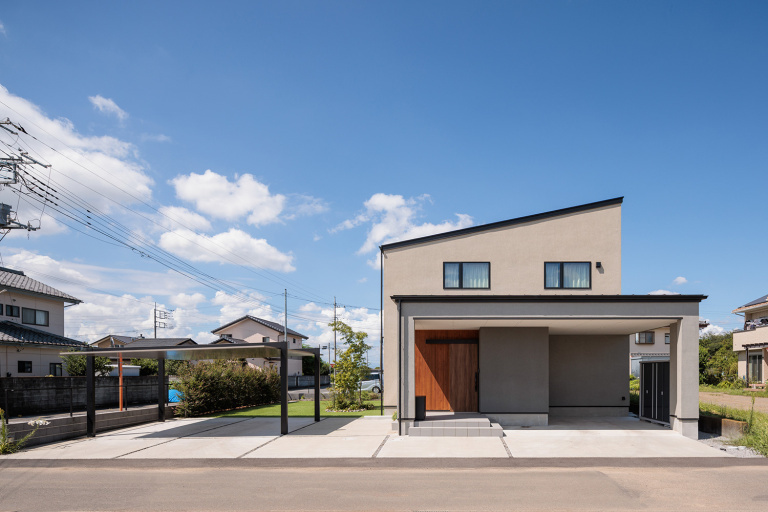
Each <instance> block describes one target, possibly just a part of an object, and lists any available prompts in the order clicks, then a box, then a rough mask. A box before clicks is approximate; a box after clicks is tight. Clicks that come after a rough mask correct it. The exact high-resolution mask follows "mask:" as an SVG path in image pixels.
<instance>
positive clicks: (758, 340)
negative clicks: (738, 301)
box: [733, 295, 768, 384]
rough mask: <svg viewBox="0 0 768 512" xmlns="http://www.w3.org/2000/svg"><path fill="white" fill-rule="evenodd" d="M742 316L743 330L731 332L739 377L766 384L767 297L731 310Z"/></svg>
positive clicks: (767, 360) (767, 341) (767, 353)
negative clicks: (737, 361) (737, 358)
mask: <svg viewBox="0 0 768 512" xmlns="http://www.w3.org/2000/svg"><path fill="white" fill-rule="evenodd" d="M733 313H735V314H739V313H741V314H743V315H744V329H737V330H735V331H733V351H734V352H736V354H737V355H738V356H739V377H741V378H742V379H745V380H747V381H748V382H750V383H760V384H766V383H768V295H763V296H762V297H759V298H757V299H755V300H753V301H752V302H748V303H746V304H744V305H743V306H741V307H739V308H736V309H734V310H733Z"/></svg>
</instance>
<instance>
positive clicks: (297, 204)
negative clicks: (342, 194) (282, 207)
mask: <svg viewBox="0 0 768 512" xmlns="http://www.w3.org/2000/svg"><path fill="white" fill-rule="evenodd" d="M287 210H288V214H287V215H285V216H284V218H285V219H286V220H293V219H295V218H296V217H309V216H311V215H317V214H318V213H323V212H325V211H328V204H327V203H326V202H325V201H323V200H322V199H319V198H317V197H312V196H307V195H304V194H290V195H289V196H288V203H287Z"/></svg>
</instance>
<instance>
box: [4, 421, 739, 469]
mask: <svg viewBox="0 0 768 512" xmlns="http://www.w3.org/2000/svg"><path fill="white" fill-rule="evenodd" d="M391 425H392V422H391V419H389V418H388V417H380V416H367V417H362V418H326V419H324V420H323V421H321V422H319V423H314V422H313V420H312V418H290V420H289V428H290V431H291V433H290V434H289V435H287V436H280V435H279V432H280V419H279V418H194V419H175V420H170V421H167V422H165V423H150V424H146V425H142V426H138V427H133V428H127V429H123V430H117V431H113V432H107V433H104V434H99V435H98V436H97V437H95V438H90V439H77V440H72V441H65V442H60V443H53V444H49V445H43V446H39V447H34V448H30V449H28V450H24V451H22V452H20V453H17V454H13V455H8V456H5V457H4V458H8V459H47V460H60V459H238V458H247V459H250V458H260V459H265V458H279V459H291V458H295V459H299V458H302V459H330V458H345V459H346V458H366V459H370V458H380V459H384V458H390V459H393V458H401V459H402V458H410V459H418V458H498V459H508V458H511V457H514V458H518V457H520V458H553V457H554V458H558V457H564V458H578V457H618V458H632V457H729V455H728V454H726V453H725V452H723V451H720V450H717V449H714V448H711V447H709V446H706V445H705V444H703V443H699V442H696V441H693V440H691V439H687V438H684V437H682V436H680V435H678V434H677V433H675V432H672V431H671V430H670V429H669V428H665V427H661V426H658V425H653V424H651V423H646V422H642V421H638V420H637V419H633V418H592V419H588V420H587V419H573V418H560V419H558V418H551V424H550V426H548V427H536V428H519V427H518V428H508V429H506V430H505V431H504V433H505V437H503V438H490V437H463V438H460V437H407V436H403V437H399V436H397V435H396V434H395V432H394V431H392V430H391Z"/></svg>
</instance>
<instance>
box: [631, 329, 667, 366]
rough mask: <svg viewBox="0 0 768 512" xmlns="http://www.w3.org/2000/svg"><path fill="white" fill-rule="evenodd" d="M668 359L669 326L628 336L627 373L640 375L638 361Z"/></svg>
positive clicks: (646, 361)
mask: <svg viewBox="0 0 768 512" xmlns="http://www.w3.org/2000/svg"><path fill="white" fill-rule="evenodd" d="M652 361H669V327H662V328H661V329H654V330H651V331H644V332H638V333H635V334H634V335H631V336H630V337H629V373H631V374H632V375H634V376H635V377H638V378H639V377H640V363H648V362H652Z"/></svg>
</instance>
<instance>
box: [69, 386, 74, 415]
mask: <svg viewBox="0 0 768 512" xmlns="http://www.w3.org/2000/svg"><path fill="white" fill-rule="evenodd" d="M73 381H74V378H73V377H70V378H69V417H70V418H71V417H72V416H73V415H74V414H73V413H74V409H75V399H74V397H73V396H72V395H73V394H74V393H75V386H74V382H73Z"/></svg>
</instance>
